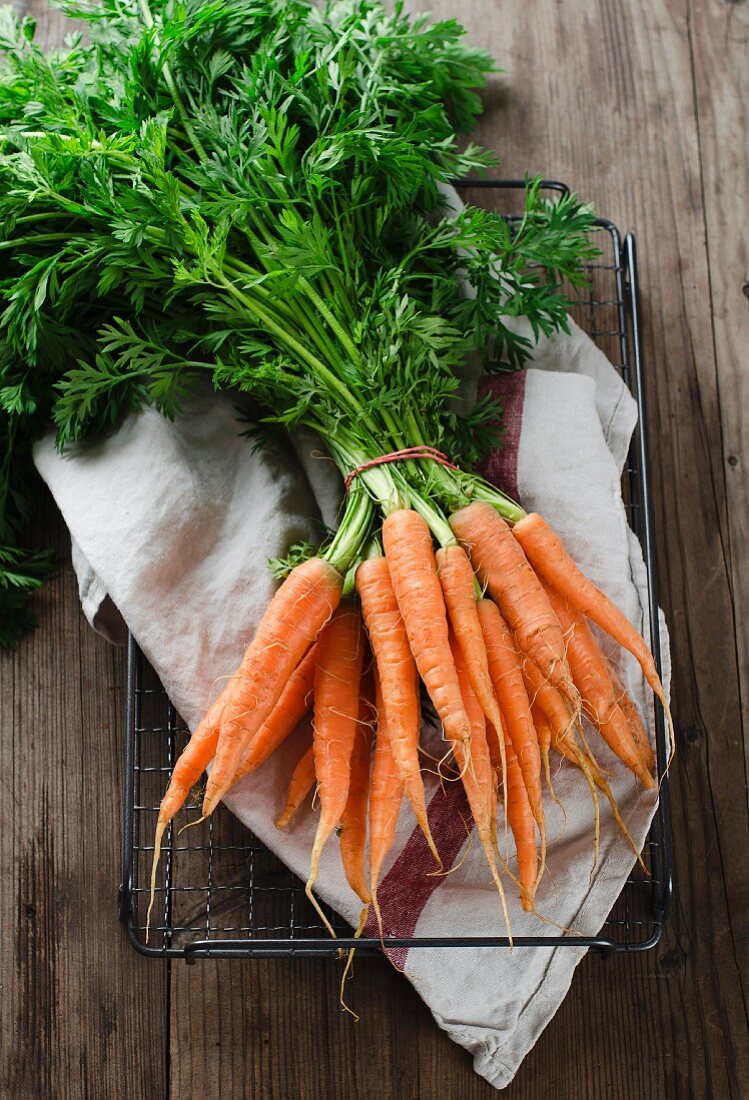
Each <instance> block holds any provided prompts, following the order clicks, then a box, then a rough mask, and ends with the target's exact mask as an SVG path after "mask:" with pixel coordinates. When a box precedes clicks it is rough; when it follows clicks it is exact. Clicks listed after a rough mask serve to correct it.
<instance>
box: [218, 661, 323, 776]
mask: <svg viewBox="0 0 749 1100" xmlns="http://www.w3.org/2000/svg"><path fill="white" fill-rule="evenodd" d="M316 653H317V646H316V645H313V646H312V648H311V649H310V650H309V651H308V652H307V653H306V654H305V655H304V657H303V658H302V660H301V661H300V662H299V664H298V665H297V667H296V669H295V670H294V673H293V675H292V677H291V679H290V680H289V682H288V683H287V684H286V686H285V687H284V689H283V691H282V692H281V696H280V698H279V700H278V702H277V703H276V705H275V707H274V708H273V710H272V711H271V712H270V714H269V715H268V717H267V718H266V719H265V721H264V722H263V724H262V726H261V727H260V729H259V730H258V731H257V733H256V734H255V736H254V737H253V738H252V741H250V744H249V747H248V749H247V752H246V753H245V754H244V756H243V757H242V760H241V762H240V765H239V767H238V768H237V771H236V774H235V776H234V783H238V782H239V780H240V779H244V777H245V776H246V775H249V774H250V773H251V772H254V771H255V770H256V769H257V768H259V767H260V765H261V764H264V763H265V761H266V760H267V759H268V757H269V756H271V755H272V754H273V753H274V752H275V751H276V749H277V748H278V746H279V745H281V744H282V743H283V742H284V741H285V740H286V738H287V737H288V736H289V734H290V733H292V732H293V731H294V730H295V729H296V727H297V726H298V725H299V723H300V722H301V720H302V718H304V716H305V714H306V713H307V711H308V710H309V709H310V707H311V706H312V688H313V684H314V680H315V661H316ZM232 785H233V784H232Z"/></svg>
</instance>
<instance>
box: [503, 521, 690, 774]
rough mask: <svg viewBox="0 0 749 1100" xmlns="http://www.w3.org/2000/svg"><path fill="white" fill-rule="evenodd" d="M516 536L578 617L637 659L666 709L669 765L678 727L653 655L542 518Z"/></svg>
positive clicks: (516, 530)
mask: <svg viewBox="0 0 749 1100" xmlns="http://www.w3.org/2000/svg"><path fill="white" fill-rule="evenodd" d="M513 535H514V536H515V538H516V539H517V541H518V542H519V543H520V545H521V546H522V547H523V550H524V551H525V554H526V557H527V558H528V560H529V561H530V563H531V565H532V566H533V568H534V569H535V570H536V572H537V573H538V575H539V576H540V577H541V578H542V579H543V580H544V581H545V582H546V583H547V584H548V585H551V586H552V587H553V588H554V589H555V590H556V591H557V592H558V593H559V594H560V595H561V596H563V597H564V598H565V599H566V600H568V601H569V603H570V605H571V606H572V607H573V608H574V609H575V611H576V612H578V614H581V615H587V616H588V618H589V619H591V620H592V621H593V622H594V623H596V624H597V625H598V626H600V628H601V630H603V631H605V632H606V633H607V634H608V635H609V636H610V637H611V638H613V639H614V640H615V641H617V642H618V643H619V645H621V646H623V647H624V649H626V650H628V651H629V652H630V653H631V654H632V655H633V656H634V657H635V658H636V659H637V662H638V664H639V665H640V668H641V669H642V671H643V674H644V676H645V679H646V680H647V682H648V684H649V685H650V687H651V688H652V690H653V692H654V694H655V695H656V697H657V698H658V699H659V700H660V702H661V705H662V706H663V711H664V714H665V716H666V722H667V724H668V732H669V742H670V751H669V760H668V762H669V764H670V763H671V760H672V758H673V754H674V749H675V744H676V740H675V735H674V724H673V719H672V718H671V710H670V708H669V705H668V700H667V698H666V693H665V691H664V689H663V684H662V683H661V679H660V677H659V675H658V670H657V669H656V667H655V661H654V660H653V655H652V654H651V652H650V650H649V649H648V647H647V645H646V644H645V640H644V639H643V638H642V637H641V636H640V634H638V632H637V631H636V630H635V628H634V627H633V626H632V624H631V623H630V621H629V619H628V618H627V617H626V615H624V614H623V612H621V611H620V610H619V608H618V607H617V606H616V604H615V603H613V602H612V601H611V600H610V599H609V598H608V596H606V595H605V593H603V592H602V591H601V590H600V588H597V587H596V585H595V584H593V582H592V581H590V580H589V579H588V578H587V577H586V576H585V574H584V573H583V572H582V570H581V569H579V568H578V567H577V565H576V564H575V562H574V561H573V560H572V558H571V557H570V556H569V554H568V553H567V551H566V550H565V548H564V545H563V543H562V540H561V539H560V538H559V536H558V535H557V534H556V532H555V531H554V530H553V529H552V528H551V527H550V526H549V524H548V523H547V522H546V521H545V520H544V519H543V517H542V516H540V515H538V513H536V512H532V513H530V514H529V515H527V516H524V517H523V519H521V520H520V521H519V522H518V523H516V524H515V526H514V528H513Z"/></svg>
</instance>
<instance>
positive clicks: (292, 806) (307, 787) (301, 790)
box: [276, 742, 315, 829]
mask: <svg viewBox="0 0 749 1100" xmlns="http://www.w3.org/2000/svg"><path fill="white" fill-rule="evenodd" d="M314 785H315V756H314V752H313V749H312V743H311V742H310V744H309V746H308V747H307V749H306V750H305V751H304V752H303V753H302V755H301V757H300V758H299V760H298V761H297V765H296V767H295V768H294V771H293V772H292V773H291V779H290V780H289V786H288V789H287V791H286V805H285V806H284V808H283V811H282V813H281V815H280V817H279V818H278V820H277V821H276V828H277V829H285V828H286V826H287V825H288V824H290V822H291V821H292V820H293V818H294V816H295V814H296V812H297V810H298V809H299V807H300V806H301V805H302V803H303V802H304V800H305V798H306V797H307V795H308V794H309V792H310V791H311V790H312V788H313V787H314Z"/></svg>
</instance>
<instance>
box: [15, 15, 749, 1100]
mask: <svg viewBox="0 0 749 1100" xmlns="http://www.w3.org/2000/svg"><path fill="white" fill-rule="evenodd" d="M411 7H413V8H417V7H423V8H428V9H430V10H432V11H434V12H435V14H437V15H441V16H450V17H451V16H453V15H455V7H454V4H453V3H452V2H450V0H424V2H423V3H422V2H421V0H419V3H416V2H412V3H411ZM28 9H29V10H31V11H33V12H36V13H37V14H38V17H39V20H40V25H41V27H42V28H43V31H44V36H45V37H46V38H47V39H48V40H52V39H53V38H54V39H56V38H58V37H59V35H60V28H61V24H60V22H59V19H58V17H57V16H51V15H50V14H49V13H48V12H47V11H46V9H45V8H44V6H43V3H42V0H34V2H33V3H29V4H28ZM458 14H459V18H460V19H461V21H463V22H464V23H465V24H466V25H467V26H468V27H469V30H470V32H471V38H472V40H473V41H474V42H475V43H476V44H480V45H483V46H485V47H486V48H488V49H489V50H490V51H491V52H492V53H493V54H494V56H496V57H497V59H498V61H499V63H500V64H501V65H503V66H504V68H505V70H506V71H505V74H504V75H503V76H502V77H499V78H496V79H495V80H493V82H492V85H491V87H490V88H489V90H488V93H487V108H488V109H487V114H486V116H485V118H484V119H483V121H482V124H481V131H480V136H481V138H482V140H483V141H484V142H485V143H486V144H488V145H492V146H494V147H495V148H497V149H499V150H500V151H501V152H502V156H503V165H502V170H503V173H504V174H506V175H515V174H522V173H523V171H525V170H526V169H528V170H531V171H543V172H545V173H546V174H548V175H554V176H556V177H558V178H563V179H566V180H567V181H568V182H569V183H570V184H572V185H573V186H574V187H575V189H576V190H578V191H579V192H580V193H581V194H583V195H584V196H585V197H586V198H590V199H592V200H593V201H594V202H595V204H596V206H597V208H598V209H599V210H600V211H601V212H602V213H604V214H606V215H607V216H609V217H611V218H612V219H614V220H615V221H616V222H617V223H618V224H620V225H621V226H622V228H629V227H630V226H632V227H634V228H635V229H636V231H637V234H638V240H639V244H640V267H641V271H640V275H641V284H642V291H643V322H644V330H645V353H646V358H645V366H646V371H647V376H648V385H647V396H648V401H649V409H650V417H649V436H650V443H651V460H652V462H651V465H652V470H653V483H654V490H655V511H656V516H655V518H656V525H657V530H658V543H659V568H660V575H661V589H662V602H663V604H664V605H665V608H666V612H667V615H668V619H669V624H670V627H671V633H672V648H673V654H674V686H673V694H674V699H675V713H676V717H677V724H678V726H679V730H680V738H679V755H678V757H677V761H676V764H675V765H674V771H673V779H672V791H673V802H674V838H675V845H676V861H677V863H676V872H677V878H676V901H675V906H674V914H673V919H672V921H671V923H670V925H669V927H668V930H667V933H666V935H665V937H664V941H663V943H662V945H661V946H660V947H659V948H658V949H657V951H653V952H650V953H648V954H647V955H643V956H627V957H621V956H619V957H614V958H609V959H601V958H599V957H597V956H592V955H590V956H588V957H587V958H586V959H585V960H584V961H583V963H582V964H581V965H580V967H579V969H578V971H577V973H576V976H575V979H574V981H573V984H572V988H571V990H570V993H569V995H568V997H567V999H566V1000H565V1002H564V1004H563V1005H562V1008H561V1009H560V1011H559V1012H558V1013H557V1015H556V1017H555V1018H554V1020H553V1021H552V1022H551V1023H550V1025H549V1027H548V1028H547V1030H546V1032H545V1033H544V1034H543V1035H542V1036H541V1038H540V1040H539V1042H538V1044H537V1046H536V1047H535V1049H534V1050H533V1051H532V1052H531V1054H530V1055H529V1056H528V1058H527V1059H526V1061H525V1063H524V1064H523V1066H522V1067H521V1069H520V1071H519V1073H518V1076H517V1078H516V1080H515V1082H514V1083H513V1084H512V1086H510V1088H509V1089H508V1090H507V1091H506V1094H505V1095H506V1096H507V1097H508V1100H515V1098H516V1097H517V1098H521V1097H528V1098H530V1097H534V1100H535V1098H537V1097H538V1096H542V1097H545V1096H549V1095H553V1096H555V1097H556V1098H557V1100H573V1098H574V1100H585V1098H591V1100H597V1098H598V1097H601V1096H615V1097H617V1100H635V1098H636V1100H656V1098H658V1100H662V1098H667V1100H670V1098H678V1100H681V1098H682V1097H690V1098H692V1097H694V1098H695V1100H697V1098H699V1100H702V1098H703V1097H708V1096H709V1097H712V1098H717V1100H723V1098H734V1097H735V1098H739V1097H742V1096H747V1095H749V1043H748V1042H747V1015H746V990H745V986H744V985H743V984H742V983H743V982H746V980H747V958H746V953H747V944H748V943H749V937H748V936H747V931H748V929H747V914H749V904H748V900H749V899H747V882H748V881H749V876H748V875H747V866H746V864H747V861H746V840H747V803H746V748H745V723H744V724H742V714H743V717H744V718H745V716H746V713H747V699H748V698H749V638H748V637H747V629H746V625H745V624H746V622H747V619H748V618H749V582H747V579H746V572H745V568H746V562H747V560H748V553H747V551H748V550H749V489H747V479H746V471H747V468H748V467H747V464H748V463H749V453H748V451H747V447H748V445H749V432H748V431H747V421H746V416H747V412H746V410H747V408H749V394H748V393H747V386H748V385H749V384H748V383H747V378H746V374H745V370H742V368H743V367H744V364H743V363H742V358H743V356H745V354H746V352H745V349H746V347H747V346H748V344H749V340H748V339H747V337H748V336H749V332H748V330H747V324H748V323H749V318H748V317H747V310H749V302H748V301H747V298H746V289H745V288H746V284H747V282H749V272H748V271H747V257H746V251H745V249H746V234H745V224H744V223H745V212H746V209H747V204H746V201H745V200H746V188H747V173H746V133H747V127H746V121H747V120H746V110H747V108H746V104H747V101H748V98H749V97H748V96H747V88H746V81H747V67H746V62H745V57H746V40H747V8H746V5H742V4H731V3H726V2H723V0H699V2H697V0H650V2H646V0H622V3H619V4H611V3H610V2H608V0H590V2H587V3H583V2H582V0H568V2H567V3H565V4H563V5H562V4H560V3H557V2H556V0H534V2H533V3H531V4H529V3H527V0H504V2H503V3H502V4H501V5H493V4H492V5H487V4H486V3H482V2H481V0H469V2H467V3H464V4H463V5H462V6H461V8H460V11H459V13H458ZM742 196H743V198H742ZM54 531H55V537H56V538H57V539H58V542H60V544H61V545H62V544H63V542H64V540H63V539H62V535H61V531H60V528H59V527H55V528H54ZM76 605H77V601H76V595H75V588H74V582H73V578H72V574H71V571H70V567H69V565H68V564H67V563H66V564H65V565H64V566H63V567H62V569H61V571H60V574H59V576H58V577H57V578H56V580H55V581H54V582H53V584H52V585H51V586H49V587H48V588H47V590H46V591H45V593H44V595H43V596H42V597H41V600H40V608H39V610H40V617H41V628H40V630H39V631H38V632H37V633H36V634H35V635H34V636H33V637H32V638H30V639H28V640H27V641H26V642H25V643H24V645H23V646H22V648H21V649H20V650H19V652H18V653H17V654H16V655H15V656H14V657H9V656H7V655H2V657H0V729H1V730H2V738H1V739H0V776H2V780H1V781H2V784H3V797H2V811H1V812H2V824H3V828H2V835H0V860H1V863H0V866H1V867H2V895H1V896H0V917H1V919H2V929H3V933H4V934H3V936H2V937H0V942H1V943H2V946H1V947H0V950H2V952H3V958H2V965H1V967H0V1013H1V1016H0V1095H6V1094H7V1095H9V1096H20V1097H26V1096H29V1097H37V1096H38V1097H45V1098H46V1097H49V1096H54V1097H57V1096H60V1097H79V1096H88V1095H90V1096H92V1097H97V1098H98V1097H100V1096H101V1097H120V1096H123V1097H124V1096H126V1095H138V1096H143V1097H149V1098H150V1097H152V1096H153V1097H157V1096H164V1095H165V1096H173V1097H177V1096H180V1097H185V1096H187V1097H192V1096H200V1097H201V1098H204V1100H211V1098H213V1097H218V1096H221V1097H224V1098H229V1097H235V1098H238V1100H239V1098H242V1100H244V1098H250V1097H251V1098H253V1100H297V1098H298V1100H306V1098H308V1097H309V1098H315V1100H317V1098H319V1097H321V1096H326V1097H330V1098H332V1100H349V1098H350V1097H353V1096H361V1097H366V1098H367V1100H401V1098H411V1097H413V1098H432V1097H440V1100H453V1098H455V1100H457V1098H458V1097H460V1098H461V1100H463V1098H465V1100H479V1098H484V1097H489V1096H493V1095H495V1093H494V1090H493V1089H491V1088H490V1086H488V1085H487V1084H486V1083H485V1082H484V1081H482V1080H481V1079H479V1078H478V1077H476V1075H475V1074H474V1073H473V1071H472V1069H471V1063H470V1058H469V1057H468V1056H467V1055H466V1054H465V1052H463V1051H461V1050H459V1049H458V1048H457V1047H455V1046H454V1045H453V1044H452V1043H451V1042H450V1041H449V1040H448V1039H447V1037H446V1036H445V1034H444V1033H443V1032H441V1031H440V1030H439V1029H438V1028H437V1026H436V1025H435V1023H434V1021H433V1020H432V1018H431V1016H430V1015H429V1013H428V1012H427V1010H426V1009H425V1008H424V1006H423V1004H422V1003H421V1001H420V1000H419V998H418V997H417V996H416V994H415V993H414V992H413V990H412V989H411V988H410V987H409V986H408V985H407V984H406V983H405V982H404V981H403V980H402V979H401V978H400V977H399V976H398V975H397V974H396V973H394V972H393V971H392V969H391V968H390V967H389V966H388V964H386V963H385V962H384V961H369V960H367V961H362V962H360V963H359V964H358V966H357V968H356V979H355V981H354V982H353V983H350V986H351V991H350V993H349V997H350V1000H351V1003H352V1006H353V1007H354V1008H356V1009H357V1010H358V1011H359V1012H360V1013H361V1014H362V1020H361V1022H360V1023H359V1024H358V1025H357V1024H355V1023H354V1022H353V1021H352V1020H351V1018H350V1017H348V1016H346V1015H343V1014H341V1013H340V1010H339V1007H338V990H337V984H338V979H339V971H338V968H337V967H336V965H335V964H334V963H332V962H329V961H316V960H304V961H302V960H290V961H284V962H280V961H279V962H275V961H263V962H257V963H252V962H247V963H230V962H220V963H202V964H196V965H195V966H194V967H190V968H188V967H186V966H183V965H174V966H173V967H172V968H171V974H170V975H169V976H168V979H167V975H166V973H165V971H164V969H163V968H162V967H161V966H160V965H159V964H157V963H152V962H148V961H143V960H141V959H139V958H138V957H137V956H136V955H135V954H134V953H133V952H132V951H131V949H130V948H129V947H128V946H127V945H126V944H125V943H124V941H123V940H122V938H121V937H120V935H119V930H118V928H117V926H116V918H115V900H116V881H117V877H118V867H119V844H120V825H119V814H118V813H113V812H112V806H113V805H116V806H119V799H120V797H121V771H122V769H121V764H120V745H121V725H120V723H121V714H122V691H121V689H122V676H123V659H122V655H121V654H119V653H116V652H112V651H110V650H109V649H108V648H107V647H106V646H105V645H104V643H102V642H101V641H100V640H98V639H96V638H95V637H94V636H93V635H92V634H91V633H90V632H89V631H88V629H87V628H86V627H85V624H82V623H81V619H80V613H79V611H78V609H77V606H76ZM102 776H106V777H107V784H106V786H103V787H102V786H101V777H102ZM167 980H168V987H167Z"/></svg>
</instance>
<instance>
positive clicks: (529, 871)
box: [505, 737, 540, 913]
mask: <svg viewBox="0 0 749 1100" xmlns="http://www.w3.org/2000/svg"><path fill="white" fill-rule="evenodd" d="M505 748H506V753H507V819H508V821H509V822H510V828H511V830H512V835H513V836H514V838H515V849H516V851H517V859H518V875H519V877H520V901H521V904H522V906H523V909H524V910H525V912H526V913H532V912H533V910H534V909H535V903H534V900H533V899H534V895H535V893H536V887H537V885H538V879H539V878H540V874H539V865H538V849H537V847H536V823H535V819H534V817H533V811H532V809H531V804H530V799H529V798H528V791H527V790H526V787H525V781H524V780H523V773H522V771H521V769H520V764H519V763H518V758H517V756H516V755H515V750H514V748H513V747H512V741H511V740H510V738H509V737H507V738H506V742H505Z"/></svg>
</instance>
